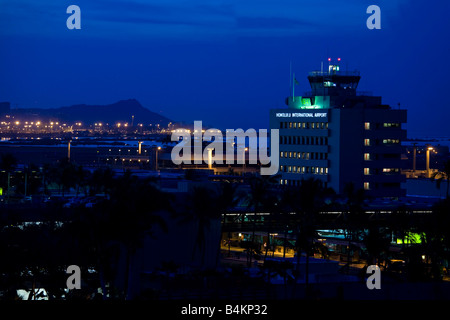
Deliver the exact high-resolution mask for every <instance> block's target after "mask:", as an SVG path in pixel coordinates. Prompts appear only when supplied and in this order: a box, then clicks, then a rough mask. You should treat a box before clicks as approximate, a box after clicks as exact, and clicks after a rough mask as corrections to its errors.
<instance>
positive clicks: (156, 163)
mask: <svg viewBox="0 0 450 320" xmlns="http://www.w3.org/2000/svg"><path fill="white" fill-rule="evenodd" d="M159 150H161V147H158V148H156V161H155V169H156V171H158V151H159Z"/></svg>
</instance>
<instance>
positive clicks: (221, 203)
mask: <svg viewBox="0 0 450 320" xmlns="http://www.w3.org/2000/svg"><path fill="white" fill-rule="evenodd" d="M237 186H238V185H237V184H235V183H231V182H229V181H224V182H222V183H221V184H220V187H219V188H220V189H219V199H218V207H219V211H220V213H221V215H222V219H223V222H224V223H225V222H226V221H227V213H228V211H229V210H231V209H233V208H235V207H237V205H238V204H239V202H240V201H241V198H242V194H240V193H238V192H237V190H238V189H237ZM220 241H221V238H219V242H220ZM228 248H230V247H228ZM219 257H220V244H219V250H218V251H217V259H216V266H217V263H218V262H219Z"/></svg>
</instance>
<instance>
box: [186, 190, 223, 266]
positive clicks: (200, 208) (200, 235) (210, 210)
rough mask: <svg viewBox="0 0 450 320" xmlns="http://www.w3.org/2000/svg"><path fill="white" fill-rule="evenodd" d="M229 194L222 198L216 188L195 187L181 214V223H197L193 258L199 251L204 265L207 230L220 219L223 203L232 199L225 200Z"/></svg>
mask: <svg viewBox="0 0 450 320" xmlns="http://www.w3.org/2000/svg"><path fill="white" fill-rule="evenodd" d="M227 192H230V191H227ZM229 196H230V195H229V194H227V195H226V196H225V195H224V196H223V198H221V196H220V194H219V192H218V190H217V189H216V188H213V187H207V186H205V185H200V186H196V187H193V188H192V189H191V191H190V192H189V195H188V201H187V204H186V210H185V212H183V216H181V220H180V223H188V222H193V223H195V224H196V225H197V234H196V238H195V245H194V248H193V251H192V259H194V258H195V255H196V254H197V252H198V254H199V255H200V258H201V264H202V265H203V264H204V262H205V250H206V232H207V231H208V230H209V229H210V227H211V223H212V222H213V221H214V220H217V219H220V217H221V214H222V205H223V204H224V203H225V201H230V199H227V200H225V199H226V198H227V197H229ZM219 250H220V247H219Z"/></svg>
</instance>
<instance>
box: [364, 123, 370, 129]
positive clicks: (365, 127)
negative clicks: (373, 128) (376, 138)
mask: <svg viewBox="0 0 450 320" xmlns="http://www.w3.org/2000/svg"><path fill="white" fill-rule="evenodd" d="M364 129H366V130H370V122H366V123H364Z"/></svg>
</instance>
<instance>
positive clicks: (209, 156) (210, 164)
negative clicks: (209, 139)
mask: <svg viewBox="0 0 450 320" xmlns="http://www.w3.org/2000/svg"><path fill="white" fill-rule="evenodd" d="M212 151H213V149H212V148H208V169H212Z"/></svg>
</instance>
